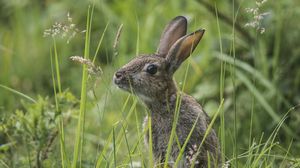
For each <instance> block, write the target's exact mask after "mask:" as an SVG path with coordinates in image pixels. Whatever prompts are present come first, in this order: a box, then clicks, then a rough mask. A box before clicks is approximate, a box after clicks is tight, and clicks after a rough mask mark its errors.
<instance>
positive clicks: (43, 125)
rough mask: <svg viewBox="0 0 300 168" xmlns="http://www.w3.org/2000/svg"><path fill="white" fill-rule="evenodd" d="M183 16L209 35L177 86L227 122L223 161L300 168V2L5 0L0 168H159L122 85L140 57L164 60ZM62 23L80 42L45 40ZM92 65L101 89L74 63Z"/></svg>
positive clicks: (0, 15) (218, 123)
mask: <svg viewBox="0 0 300 168" xmlns="http://www.w3.org/2000/svg"><path fill="white" fill-rule="evenodd" d="M258 2H261V1H258ZM92 3H94V10H93V14H92V17H89V15H88V18H90V19H91V20H90V21H91V22H90V23H89V22H88V23H89V24H87V20H86V18H87V10H88V6H89V5H91V4H92ZM256 8H258V9H257V13H253V10H255V9H256ZM246 9H247V10H246ZM251 9H253V10H252V12H249V11H251ZM247 11H248V12H247ZM68 13H69V14H70V16H68ZM177 15H185V16H188V17H189V20H190V22H191V23H190V25H191V26H190V27H189V29H190V30H195V29H197V28H199V27H204V28H205V29H206V33H205V35H204V37H203V39H202V41H201V44H200V45H199V46H198V48H197V50H196V51H195V52H194V53H195V54H193V55H192V56H191V57H190V58H189V60H188V61H186V63H184V64H183V65H182V67H181V68H180V70H179V71H178V72H177V73H176V74H175V79H176V80H177V81H178V83H179V85H178V86H179V87H180V88H181V89H183V90H184V91H185V92H187V93H189V94H191V95H193V96H194V97H195V98H196V99H197V100H198V101H199V103H201V104H202V105H203V106H204V109H205V110H206V112H207V113H208V114H209V116H211V117H213V116H216V115H217V118H214V119H215V120H214V125H213V127H214V128H215V129H216V130H217V132H218V134H219V138H220V142H221V145H222V152H223V158H222V159H223V162H225V161H227V162H226V164H230V165H231V166H232V167H238V166H239V167H297V166H299V165H300V160H299V157H300V152H299V148H300V137H299V135H300V129H299V123H300V113H299V112H300V111H299V109H300V108H299V103H300V94H299V93H300V87H299V86H300V69H299V66H300V50H299V46H300V40H299V38H298V37H300V31H299V30H300V24H298V20H299V17H300V2H298V1H294V0H285V1H276V3H273V2H272V1H266V2H265V3H263V4H262V5H258V4H256V3H255V2H254V1H244V0H235V1H221V0H215V1H208V0H207V1H204V0H193V1H180V0H165V1H161V0H153V1H138V0H125V1H108V0H100V1H94V2H91V1H78V2H76V3H74V1H72V0H65V1H45V2H42V1H37V0H34V1H26V0H24V1H16V0H13V1H8V0H2V1H0V118H1V119H0V121H1V122H0V123H1V125H0V167H22V166H23V167H70V166H71V163H70V161H73V162H72V163H73V165H74V167H76V166H77V167H79V166H78V165H80V167H93V166H94V167H124V166H128V167H130V166H132V167H149V166H150V167H151V166H152V165H153V164H154V163H153V162H152V160H153V158H152V157H149V156H152V152H153V151H152V150H147V149H146V148H145V147H144V144H143V136H144V134H145V131H146V130H143V129H142V126H141V123H142V120H143V117H144V116H145V115H147V112H146V110H145V108H144V106H143V105H142V104H141V103H138V100H137V99H136V98H134V97H133V96H128V94H126V93H124V92H122V91H118V90H116V89H115V87H114V86H112V84H111V78H112V76H113V73H114V72H115V70H116V69H117V68H118V67H120V66H121V65H123V64H125V63H127V62H128V61H129V60H130V59H131V58H132V57H134V56H135V55H136V53H151V52H153V51H155V50H156V46H157V44H158V41H159V37H160V33H161V31H162V29H163V27H164V25H165V24H166V23H167V22H168V21H169V20H170V19H171V18H173V17H174V16H177ZM69 17H72V18H71V22H70V20H69ZM260 17H262V18H260ZM55 22H57V23H62V25H67V27H68V28H69V29H68V30H70V31H69V32H68V33H67V34H66V36H72V33H70V32H76V35H75V36H74V37H72V38H66V37H64V32H61V33H60V34H58V35H57V36H55V37H52V36H51V35H50V36H48V37H43V32H44V31H45V30H49V28H53V27H52V25H53V24H55ZM71 24H75V27H76V28H75V27H72V25H71ZM121 24H123V29H122V31H121V32H120V36H119V39H118V43H117V45H116V46H114V42H115V41H116V40H115V39H116V36H117V34H118V28H119V27H120V25H121ZM86 25H88V26H86ZM233 25H235V26H234V27H233ZM246 25H248V26H246ZM249 25H253V26H249ZM56 26H58V25H56ZM61 28H62V27H61ZM89 29H90V31H89ZM60 30H65V29H60ZM84 30H85V31H84ZM262 30H264V33H263V34H261V32H262ZM48 32H49V31H48ZM50 32H52V31H50ZM86 32H88V33H86ZM52 33H53V32H52ZM86 35H89V36H86ZM85 36H86V37H85ZM89 38H90V39H89ZM53 40H54V41H53ZM53 42H54V43H53ZM49 50H50V51H51V52H49ZM81 55H84V56H87V55H90V56H95V57H90V59H91V60H92V62H93V63H95V64H96V65H97V66H99V65H100V66H101V68H102V70H103V74H101V76H99V77H96V79H95V76H93V75H90V76H89V75H87V74H86V71H84V73H85V75H84V76H85V77H83V78H81V75H80V74H81V66H80V65H78V64H76V63H74V62H71V61H70V59H69V57H70V56H81ZM94 58H95V60H94ZM51 61H52V62H51ZM51 63H52V64H51ZM51 79H52V80H53V81H51ZM90 79H91V80H90ZM85 84H87V86H84V85H85ZM66 88H68V89H67V90H66ZM63 90H65V91H63ZM53 91H54V92H53ZM38 95H40V96H38ZM80 95H86V97H81V98H80ZM82 98H84V99H82ZM78 99H80V100H78ZM222 100H224V102H223V103H221V101H222ZM85 103H86V104H85ZM84 104H85V105H84ZM79 111H81V115H79V114H80V113H79ZM83 111H85V113H83ZM78 123H80V124H78ZM77 124H78V125H77ZM174 124H176V123H174ZM77 126H78V128H79V129H78V130H76V127H77ZM148 129H151V128H148ZM76 136H78V137H77V141H76V143H75V140H76V138H75V137H76ZM174 140H176V139H174ZM149 145H150V147H151V144H149ZM74 146H77V147H78V149H76V150H77V151H76V150H75V151H76V152H74V151H73V149H74ZM76 153H77V154H76ZM75 154H76V155H75ZM73 156H75V158H73ZM77 156H78V157H77ZM77 158H78V159H77ZM178 162H179V161H177V163H178ZM137 165H138V166H137Z"/></svg>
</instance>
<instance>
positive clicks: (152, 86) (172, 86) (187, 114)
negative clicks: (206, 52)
mask: <svg viewBox="0 0 300 168" xmlns="http://www.w3.org/2000/svg"><path fill="white" fill-rule="evenodd" d="M186 30H187V20H186V18H185V17H183V16H178V17H176V18H174V19H173V20H172V21H171V22H170V23H169V24H168V25H167V26H166V28H165V30H164V32H163V33H162V36H161V40H160V44H159V46H158V49H157V52H156V53H155V54H147V55H141V56H138V57H136V58H134V59H133V60H132V61H130V62H129V63H128V64H126V65H124V66H123V67H122V68H121V69H119V70H118V71H117V72H116V73H115V75H114V83H115V84H116V85H117V86H118V87H119V88H121V89H123V90H126V91H128V92H132V93H134V94H135V95H137V96H138V97H139V98H140V99H141V100H142V101H143V102H144V104H145V105H146V106H147V108H148V110H149V111H150V115H151V123H152V125H151V129H152V133H151V134H152V141H153V153H154V158H155V161H156V164H157V165H161V164H163V163H164V161H165V157H166V153H167V147H168V142H169V139H170V134H171V130H172V123H173V120H174V114H175V109H176V102H177V99H178V100H180V101H181V102H180V103H177V105H178V104H179V105H180V110H179V117H178V122H177V126H176V135H175V138H174V140H173V145H172V149H171V154H170V157H169V160H168V162H169V165H170V166H172V164H173V163H174V162H175V160H176V159H177V156H178V154H179V151H180V147H182V146H183V144H184V142H185V140H186V138H187V137H188V135H189V133H190V131H191V129H192V127H193V125H194V123H195V122H197V123H196V126H195V128H194V130H193V132H192V135H191V137H190V139H189V141H188V143H187V146H186V148H185V150H184V151H185V152H184V155H183V156H182V160H181V162H180V165H179V167H190V166H191V165H192V164H195V167H208V163H209V162H208V155H209V158H210V163H211V165H210V166H211V167H217V165H220V151H219V142H218V138H217V136H216V133H215V131H214V130H210V132H209V134H208V136H207V137H206V139H205V141H204V143H203V144H202V146H201V147H200V150H199V152H197V150H198V148H199V146H200V144H201V141H202V139H203V137H204V134H205V132H206V130H207V128H208V125H209V122H210V121H209V117H208V116H207V114H206V113H205V112H204V110H203V109H202V107H201V106H200V105H199V104H198V103H197V101H196V100H195V99H194V98H193V97H191V96H189V95H187V94H185V93H182V92H180V91H179V90H178V89H177V86H176V83H175V81H174V80H173V74H174V72H175V71H176V70H177V69H178V68H179V66H180V64H181V63H182V62H183V61H184V60H186V58H188V57H189V55H190V54H191V52H193V50H194V49H195V48H196V46H197V44H198V43H199V41H200V40H201V38H202V36H203V34H204V30H203V29H200V30H197V31H195V32H194V33H191V34H189V35H186ZM144 127H145V128H148V118H147V117H146V118H145V121H144ZM176 139H178V141H177V140H176ZM148 140H149V134H146V136H145V141H146V143H147V142H148ZM179 146H180V147H179Z"/></svg>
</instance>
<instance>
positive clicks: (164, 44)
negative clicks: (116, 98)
mask: <svg viewBox="0 0 300 168" xmlns="http://www.w3.org/2000/svg"><path fill="white" fill-rule="evenodd" d="M186 30H187V20H186V18H185V17H183V16H178V17H176V18H174V19H173V20H172V21H171V22H170V23H169V24H168V25H167V26H166V28H165V30H164V32H163V33H162V35H161V39H160V43H159V45H158V49H157V51H156V53H155V54H144V55H140V56H138V57H136V58H134V59H133V60H131V61H130V62H129V63H128V64H126V65H124V66H123V67H122V68H120V69H119V70H118V71H117V72H116V73H115V75H114V83H115V84H116V85H117V86H118V87H119V88H121V89H123V90H126V91H128V92H133V93H134V94H136V95H137V96H139V97H140V98H141V99H142V100H143V101H152V100H157V98H166V97H165V96H166V94H172V93H174V92H175V93H176V90H177V88H176V84H175V83H174V81H173V74H174V72H175V71H176V70H177V69H178V67H179V66H180V65H181V63H182V62H183V61H184V60H186V59H187V58H188V57H189V55H190V54H191V53H192V52H193V50H194V49H195V48H196V46H197V44H198V43H199V41H200V40H201V38H202V36H203V34H204V30H203V29H199V30H197V31H195V32H193V33H191V34H188V35H186Z"/></svg>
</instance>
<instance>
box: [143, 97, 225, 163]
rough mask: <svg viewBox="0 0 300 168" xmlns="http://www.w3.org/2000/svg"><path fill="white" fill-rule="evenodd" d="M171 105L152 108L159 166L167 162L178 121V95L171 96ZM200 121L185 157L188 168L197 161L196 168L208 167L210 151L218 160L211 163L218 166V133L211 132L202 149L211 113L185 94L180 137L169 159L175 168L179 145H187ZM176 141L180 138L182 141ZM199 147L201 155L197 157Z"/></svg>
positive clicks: (178, 127)
mask: <svg viewBox="0 0 300 168" xmlns="http://www.w3.org/2000/svg"><path fill="white" fill-rule="evenodd" d="M168 103H169V105H168V106H160V105H156V106H154V107H153V108H151V109H150V111H151V123H152V128H151V129H152V141H153V153H154V157H155V159H156V162H159V163H162V162H164V161H165V155H166V152H167V147H168V143H169V139H170V135H171V130H172V124H173V121H174V113H175V109H176V95H173V96H171V98H170V100H169V102H168ZM163 104H164V102H163ZM196 121H197V123H196V126H195V127H194V130H193V132H192V135H191V137H190V139H189V140H188V143H187V146H186V148H185V152H184V155H183V158H182V160H183V163H184V167H189V166H190V165H191V164H193V162H195V167H206V166H207V152H209V154H210V158H214V159H215V161H214V160H213V159H212V160H211V163H218V161H219V158H220V156H219V144H218V138H217V136H216V134H215V132H214V130H211V131H210V133H209V134H208V136H207V137H206V139H205V141H204V143H203V145H202V146H201V147H200V144H201V142H202V140H203V137H204V134H205V132H206V131H207V127H208V125H209V118H208V116H207V114H206V113H205V112H204V111H203V110H202V107H201V106H200V105H199V104H198V103H197V102H196V100H195V99H194V98H193V97H191V96H189V95H186V94H184V93H182V97H181V103H180V111H179V116H178V121H177V126H176V137H175V138H174V140H173V144H172V150H171V154H170V159H169V160H168V161H169V162H170V165H172V162H175V160H176V158H177V156H178V154H179V152H180V148H179V146H180V147H182V146H183V144H184V143H185V141H186V139H187V137H188V135H189V133H190V131H191V129H192V128H193V125H194V123H195V122H196ZM147 126H148V118H146V119H145V122H144V127H146V128H147ZM148 139H149V134H147V135H146V137H145V140H146V143H147V142H148ZM176 139H178V141H177V140H176ZM178 143H180V144H178ZM199 147H200V150H199V154H197V151H198V148H199ZM200 165H201V166H200Z"/></svg>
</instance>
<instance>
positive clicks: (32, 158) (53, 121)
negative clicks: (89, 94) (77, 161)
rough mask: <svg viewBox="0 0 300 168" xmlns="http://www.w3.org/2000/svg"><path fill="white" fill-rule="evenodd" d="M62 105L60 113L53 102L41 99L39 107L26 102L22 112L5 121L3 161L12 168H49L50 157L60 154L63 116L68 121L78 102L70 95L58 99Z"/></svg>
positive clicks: (6, 118)
mask: <svg viewBox="0 0 300 168" xmlns="http://www.w3.org/2000/svg"><path fill="white" fill-rule="evenodd" d="M58 102H59V104H60V106H61V111H56V108H55V106H54V105H53V100H51V99H49V98H47V97H46V98H42V97H40V96H39V97H38V99H37V102H36V103H34V104H32V103H28V102H22V108H20V109H18V110H16V111H15V112H14V113H13V114H11V115H9V116H6V117H4V118H2V121H1V123H2V124H1V127H0V128H1V129H0V136H1V139H2V140H4V141H3V142H1V143H3V144H2V145H1V149H0V150H1V155H0V158H1V159H3V161H4V162H5V163H7V165H9V167H22V166H24V167H28V166H30V167H31V166H34V165H35V166H36V167H41V166H42V165H45V164H46V165H47V159H49V155H51V153H56V151H55V150H56V147H55V145H56V143H55V142H56V141H57V135H58V128H57V122H58V118H59V116H61V115H63V116H64V118H65V120H68V118H69V117H70V115H71V113H76V111H77V105H78V100H77V99H76V98H75V97H74V95H73V94H72V93H70V92H69V91H66V92H63V93H62V94H60V95H58ZM12 158H18V159H17V160H11V159H12ZM52 159H53V158H52ZM55 164H57V163H54V165H55Z"/></svg>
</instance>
